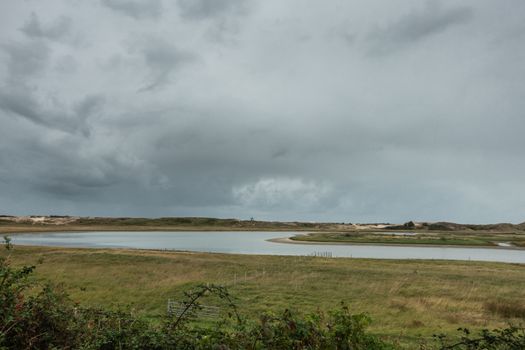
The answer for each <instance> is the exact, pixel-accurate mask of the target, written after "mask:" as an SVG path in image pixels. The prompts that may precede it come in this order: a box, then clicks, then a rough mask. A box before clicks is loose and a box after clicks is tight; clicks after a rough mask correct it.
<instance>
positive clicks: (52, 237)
mask: <svg viewBox="0 0 525 350" xmlns="http://www.w3.org/2000/svg"><path fill="white" fill-rule="evenodd" d="M294 234H295V233H294V232H251V231H248V232H241V231H226V232H225V231H220V232H151V231H149V232H135V231H134V232H74V233H67V232H61V233H31V234H18V235H14V236H13V237H12V239H13V243H14V244H20V245H41V246H61V247H76V248H86V247H88V248H89V247H90V248H136V249H169V250H182V251H195V252H213V253H231V254H262V255H314V254H316V253H323V252H329V253H331V255H332V256H333V257H354V258H373V259H444V260H477V261H499V262H510V263H525V250H517V249H503V248H478V247H476V248H464V247H457V248H456V247H421V246H381V245H341V244H289V243H276V242H270V241H268V240H269V239H275V238H283V237H290V236H293V235H294Z"/></svg>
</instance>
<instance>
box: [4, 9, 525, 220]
mask: <svg viewBox="0 0 525 350" xmlns="http://www.w3.org/2000/svg"><path fill="white" fill-rule="evenodd" d="M104 5H105V6H100V3H93V2H56V3H54V2H53V3H50V4H49V5H47V4H46V6H45V7H44V6H40V5H38V4H37V2H29V1H28V2H22V1H16V2H15V1H13V2H6V3H2V5H0V14H3V18H2V21H0V26H1V29H2V30H0V125H1V127H0V193H1V196H0V213H2V212H5V213H13V214H46V213H52V214H71V215H119V216H120V215H122V216H125V215H139V216H170V215H197V216H223V217H224V216H225V217H242V218H249V217H251V216H254V217H255V218H258V219H270V220H334V221H352V222H359V221H391V222H404V221H406V220H409V219H413V220H452V221H462V222H491V221H492V222H494V221H511V222H521V221H524V220H525V216H524V214H523V213H524V212H525V201H524V199H523V198H525V189H524V187H523V179H522V174H523V173H524V172H525V162H523V159H522V158H523V149H525V138H523V137H522V135H521V133H522V130H523V129H524V127H525V120H524V119H523V118H522V114H523V113H522V111H523V110H524V109H525V99H523V94H524V91H525V85H524V83H523V82H524V81H525V70H524V69H523V64H522V61H523V60H522V57H524V55H525V44H524V43H523V40H524V39H525V36H523V35H518V34H517V33H520V32H522V31H523V15H524V14H525V5H524V4H523V2H522V1H518V0H511V3H509V4H508V5H507V6H501V4H495V3H494V2H491V1H488V0H487V1H485V0H481V1H480V0H466V1H465V2H462V4H461V5H457V3H455V2H454V1H451V0H450V1H447V0H443V1H440V2H435V3H423V4H422V3H421V2H419V1H417V0H414V1H407V2H403V3H393V2H390V1H383V2H379V3H374V4H372V3H370V4H369V3H367V4H365V5H363V4H354V3H352V2H338V3H337V4H336V3H333V4H332V3H330V4H329V5H330V6H328V5H327V4H325V3H323V4H321V3H319V2H315V1H311V2H307V3H303V2H300V3H299V2H297V3H293V2H291V3H289V2H282V1H277V0H269V1H264V2H259V3H257V6H254V4H252V3H251V2H249V3H247V2H243V1H233V0H232V1H213V2H207V1H197V2H191V3H190V2H186V1H179V2H177V3H176V6H177V10H176V11H173V8H172V7H169V6H168V3H167V2H164V5H166V7H165V8H163V7H162V6H161V5H162V3H161V2H160V1H159V2H144V3H143V2H141V3H140V4H139V2H124V1H119V2H117V1H106V2H104ZM332 5H333V6H332ZM108 7H109V8H110V9H113V10H109V9H108ZM6 13H16V14H17V15H16V16H7V15H5V14H6ZM32 13H35V14H38V15H32ZM474 14H475V15H474ZM126 17H130V18H135V19H152V20H148V21H139V20H136V21H135V20H130V19H128V18H126ZM61 18H69V19H70V20H66V22H68V23H69V24H68V25H64V24H60V23H66V22H61V21H62V20H61ZM501 18H505V21H501ZM21 28H22V30H20V29H21ZM57 28H59V29H57ZM60 28H61V29H60ZM373 28H376V29H373ZM368 33H370V34H369V36H367V34H368ZM342 34H344V35H346V38H345V37H342V36H341V35H342ZM77 35H78V36H80V37H82V38H83V41H82V45H62V44H63V43H70V42H71V40H72V37H74V36H77ZM367 53H369V54H380V55H382V56H380V57H371V56H370V55H367ZM387 53H388V54H389V55H385V54H387ZM393 53H397V54H393Z"/></svg>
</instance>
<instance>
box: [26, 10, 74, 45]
mask: <svg viewBox="0 0 525 350" xmlns="http://www.w3.org/2000/svg"><path fill="white" fill-rule="evenodd" d="M71 26H72V21H71V18H69V17H65V16H61V17H60V18H58V19H56V20H55V21H54V22H51V23H47V24H42V23H41V21H40V18H39V17H38V16H37V14H36V13H34V12H32V13H31V17H30V19H29V20H28V21H27V22H26V23H25V24H24V26H23V27H22V28H21V29H20V30H21V31H22V32H24V33H25V34H26V35H27V36H29V37H33V38H48V39H52V40H59V39H62V38H64V37H66V36H67V35H68V34H69V32H70V30H71Z"/></svg>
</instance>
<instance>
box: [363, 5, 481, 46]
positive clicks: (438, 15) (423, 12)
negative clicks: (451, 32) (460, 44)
mask: <svg viewBox="0 0 525 350" xmlns="http://www.w3.org/2000/svg"><path fill="white" fill-rule="evenodd" d="M472 16H473V10H472V8H469V7H467V6H456V7H450V8H448V7H444V5H442V4H441V3H440V2H438V1H436V0H427V1H426V2H425V4H424V5H423V8H421V9H418V10H412V11H411V12H410V13H408V14H406V15H404V16H402V17H401V18H400V19H399V20H397V21H395V22H393V23H390V24H388V25H386V26H379V27H378V28H376V29H375V30H374V31H372V32H371V33H370V34H369V36H368V40H370V41H371V48H370V52H371V53H377V54H381V53H389V52H391V51H395V50H398V49H402V48H404V47H405V46H409V45H414V44H416V43H418V42H420V41H422V40H424V39H426V38H428V37H431V36H433V35H437V34H439V33H441V32H443V31H445V30H447V29H449V28H451V27H454V26H457V25H461V24H464V23H465V22H467V21H469V20H470V19H471V18H472Z"/></svg>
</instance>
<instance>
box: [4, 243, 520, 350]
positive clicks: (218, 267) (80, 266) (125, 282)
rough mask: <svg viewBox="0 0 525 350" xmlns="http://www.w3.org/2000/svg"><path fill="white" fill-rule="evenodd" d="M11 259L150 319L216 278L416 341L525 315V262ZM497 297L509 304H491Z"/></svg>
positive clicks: (278, 304)
mask: <svg viewBox="0 0 525 350" xmlns="http://www.w3.org/2000/svg"><path fill="white" fill-rule="evenodd" d="M11 258H12V259H13V262H14V263H15V264H18V265H22V264H35V263H37V261H38V260H43V264H41V265H38V266H37V274H36V276H38V278H40V279H42V280H46V281H51V282H53V283H59V284H62V285H63V286H64V288H65V289H66V291H67V292H68V293H69V294H70V295H71V297H72V298H73V300H75V301H78V302H80V303H81V304H83V305H86V306H97V307H104V308H108V307H109V308H113V309H118V308H121V307H125V308H130V309H132V310H134V312H136V313H137V314H141V315H144V316H146V317H148V318H151V319H157V318H158V317H159V315H162V314H163V313H165V310H166V302H167V300H168V298H172V299H177V298H180V297H181V296H182V293H183V291H185V290H188V289H191V288H192V287H194V286H196V285H198V284H202V283H214V284H218V285H227V286H229V289H230V292H231V293H232V295H234V296H235V297H236V298H237V303H238V305H239V308H240V310H241V311H242V313H243V314H245V315H247V316H255V315H258V314H260V313H261V312H265V311H267V310H270V311H272V310H273V311H279V310H283V309H286V308H292V309H294V310H296V311H298V312H302V313H306V312H310V311H315V310H317V309H319V308H320V309H332V308H334V307H337V306H338V305H339V303H340V302H341V301H344V302H345V303H346V304H347V305H348V306H349V307H350V309H351V311H352V312H353V313H360V312H367V313H369V314H370V316H371V317H372V319H373V323H372V325H371V330H372V331H373V332H375V333H376V334H379V335H381V336H383V337H386V338H388V339H392V340H394V341H397V342H399V343H400V344H408V345H414V346H415V344H416V343H417V342H418V341H419V340H420V339H430V338H431V337H432V334H434V333H436V332H444V333H448V334H456V329H457V328H459V327H469V328H471V329H473V330H475V329H481V328H496V327H504V326H506V325H507V324H508V323H509V322H511V323H519V322H521V321H522V320H523V319H522V318H520V317H522V316H523V309H520V310H522V311H520V312H516V311H512V310H514V309H512V307H514V306H515V305H518V303H517V302H516V301H517V300H524V299H525V266H524V265H520V264H503V263H484V262H460V261H421V260H411V261H409V260H371V259H342V258H337V259H329V258H319V257H284V256H253V255H228V254H203V253H184V252H167V251H146V250H111V249H65V248H52V247H15V250H14V251H13V252H12V257H11ZM495 300H508V301H510V302H509V303H508V306H507V307H506V308H505V307H504V305H505V304H501V305H500V304H494V305H495V306H494V305H493V306H488V305H492V304H490V303H491V302H493V301H495ZM513 301H514V302H513ZM498 305H499V306H498ZM502 305H503V306H502ZM521 305H522V306H523V304H521ZM497 310H499V311H497ZM504 310H507V311H504Z"/></svg>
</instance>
